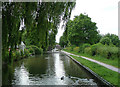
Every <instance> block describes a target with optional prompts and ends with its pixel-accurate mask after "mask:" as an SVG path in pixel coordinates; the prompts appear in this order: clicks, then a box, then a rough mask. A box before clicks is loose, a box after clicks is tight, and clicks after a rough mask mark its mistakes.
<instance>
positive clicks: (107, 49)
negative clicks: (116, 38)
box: [91, 43, 118, 59]
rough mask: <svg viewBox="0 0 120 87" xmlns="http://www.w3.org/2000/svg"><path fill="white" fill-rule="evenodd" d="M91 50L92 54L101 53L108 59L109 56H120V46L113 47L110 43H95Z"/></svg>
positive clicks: (100, 54)
mask: <svg viewBox="0 0 120 87" xmlns="http://www.w3.org/2000/svg"><path fill="white" fill-rule="evenodd" d="M91 52H92V55H93V56H94V55H99V56H102V57H105V58H107V59H109V58H112V59H114V58H118V48H117V47H111V46H108V45H102V44H100V43H99V44H94V45H92V46H91Z"/></svg>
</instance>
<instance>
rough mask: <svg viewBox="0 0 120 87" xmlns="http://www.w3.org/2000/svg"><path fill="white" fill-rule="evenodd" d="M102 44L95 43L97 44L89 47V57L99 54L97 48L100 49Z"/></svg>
mask: <svg viewBox="0 0 120 87" xmlns="http://www.w3.org/2000/svg"><path fill="white" fill-rule="evenodd" d="M101 46H102V44H101V43H97V44H94V45H92V46H91V55H92V56H95V55H96V54H99V53H98V47H101Z"/></svg>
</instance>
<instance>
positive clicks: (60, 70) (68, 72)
mask: <svg viewBox="0 0 120 87" xmlns="http://www.w3.org/2000/svg"><path fill="white" fill-rule="evenodd" d="M11 67H12V70H11V68H8V69H7V70H5V69H6V68H4V70H3V71H6V72H5V73H3V77H4V79H3V85H9V84H14V85H73V84H74V85H79V84H81V85H96V84H98V83H96V82H97V81H96V80H95V79H93V77H92V76H91V75H89V74H88V73H87V72H86V71H84V70H83V69H82V68H81V67H79V66H78V65H77V64H76V63H74V62H73V61H72V60H71V59H70V58H68V57H67V56H65V55H63V54H62V53H52V54H45V55H43V56H39V55H38V56H35V57H30V58H27V59H23V60H21V61H18V62H16V63H14V65H13V66H11ZM8 72H9V73H10V74H8V75H7V76H5V75H6V73H8ZM10 75H12V76H11V79H10V81H5V80H6V79H7V78H8V77H10ZM61 77H63V78H62V79H61Z"/></svg>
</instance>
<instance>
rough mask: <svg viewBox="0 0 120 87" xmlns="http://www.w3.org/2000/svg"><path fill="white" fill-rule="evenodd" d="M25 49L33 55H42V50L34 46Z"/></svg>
mask: <svg viewBox="0 0 120 87" xmlns="http://www.w3.org/2000/svg"><path fill="white" fill-rule="evenodd" d="M26 49H28V50H29V51H30V53H32V54H33V53H35V54H42V53H43V49H42V48H39V47H37V46H35V45H31V46H27V47H26Z"/></svg>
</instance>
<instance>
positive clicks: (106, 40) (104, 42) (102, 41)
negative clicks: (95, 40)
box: [100, 37, 111, 45]
mask: <svg viewBox="0 0 120 87" xmlns="http://www.w3.org/2000/svg"><path fill="white" fill-rule="evenodd" d="M100 43H102V44H103V45H105V44H107V45H110V43H111V39H110V38H108V37H103V38H102V39H101V40H100Z"/></svg>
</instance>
